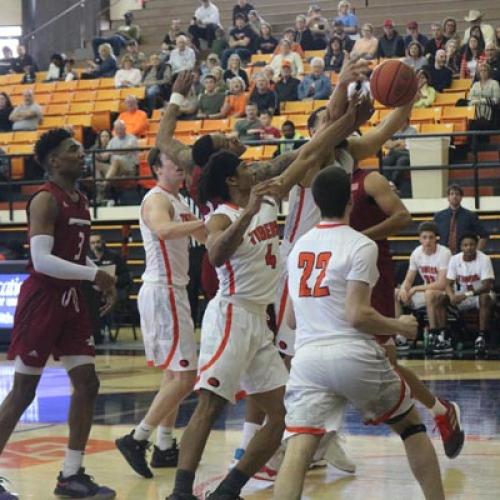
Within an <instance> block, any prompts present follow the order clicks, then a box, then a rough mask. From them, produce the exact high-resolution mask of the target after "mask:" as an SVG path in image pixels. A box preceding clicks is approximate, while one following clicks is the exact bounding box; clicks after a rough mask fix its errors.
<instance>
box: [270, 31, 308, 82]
mask: <svg viewBox="0 0 500 500" xmlns="http://www.w3.org/2000/svg"><path fill="white" fill-rule="evenodd" d="M279 47H280V51H279V53H278V54H276V55H275V56H274V57H273V58H272V60H271V64H270V66H271V67H272V68H273V70H274V81H278V79H279V77H280V73H281V67H282V65H283V61H288V62H289V63H290V67H291V69H292V76H294V77H298V76H301V75H303V74H304V64H303V63H302V58H301V57H300V56H299V54H297V52H293V51H292V44H291V43H290V41H289V40H287V39H286V38H282V39H281V42H280V44H279Z"/></svg>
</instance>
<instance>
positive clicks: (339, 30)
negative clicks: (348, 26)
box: [325, 19, 356, 52]
mask: <svg viewBox="0 0 500 500" xmlns="http://www.w3.org/2000/svg"><path fill="white" fill-rule="evenodd" d="M332 38H338V39H340V41H341V42H342V50H343V51H346V52H351V50H352V49H353V48H354V44H355V43H356V42H355V41H354V40H352V38H351V37H350V36H349V35H347V33H346V32H345V27H344V23H343V22H342V21H341V20H340V19H336V20H335V21H334V22H333V23H332V30H331V36H330V39H332ZM325 48H326V45H325Z"/></svg>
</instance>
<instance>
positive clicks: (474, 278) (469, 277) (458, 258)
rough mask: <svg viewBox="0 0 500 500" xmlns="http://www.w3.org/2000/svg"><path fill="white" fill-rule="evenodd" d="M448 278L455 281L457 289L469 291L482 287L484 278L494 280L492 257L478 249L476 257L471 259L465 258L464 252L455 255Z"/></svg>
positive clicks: (451, 261) (449, 268)
mask: <svg viewBox="0 0 500 500" xmlns="http://www.w3.org/2000/svg"><path fill="white" fill-rule="evenodd" d="M446 278H447V279H449V280H454V281H455V287H456V289H457V291H459V292H467V291H474V290H477V289H478V288H480V287H481V281H483V280H494V279H495V273H494V271H493V265H492V263H491V259H490V257H488V255H486V254H484V253H483V252H481V251H479V250H478V251H477V252H476V258H475V259H474V260H471V261H465V260H464V254H463V252H460V253H459V254H457V255H454V256H453V257H452V258H451V260H450V264H449V266H448V273H447V275H446Z"/></svg>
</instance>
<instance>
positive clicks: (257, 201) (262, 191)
mask: <svg viewBox="0 0 500 500" xmlns="http://www.w3.org/2000/svg"><path fill="white" fill-rule="evenodd" d="M268 191H269V189H268V187H267V181H264V182H259V184H256V185H255V186H253V187H252V190H251V191H250V199H249V200H248V205H247V207H246V209H245V210H246V211H247V213H249V214H250V215H255V214H256V213H257V212H258V211H259V210H260V206H261V205H262V202H264V201H265V200H264V196H266V195H268V194H269V193H268Z"/></svg>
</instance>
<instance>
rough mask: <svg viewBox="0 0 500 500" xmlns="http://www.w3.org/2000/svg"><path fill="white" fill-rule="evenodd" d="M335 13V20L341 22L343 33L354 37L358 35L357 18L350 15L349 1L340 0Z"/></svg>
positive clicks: (354, 15) (350, 6)
mask: <svg viewBox="0 0 500 500" xmlns="http://www.w3.org/2000/svg"><path fill="white" fill-rule="evenodd" d="M337 13H338V15H337V17H336V18H335V20H336V21H337V20H338V21H342V23H343V24H344V30H345V32H346V33H347V34H348V35H351V36H352V35H356V34H357V33H358V17H357V16H356V14H353V13H352V5H351V2H349V0H340V2H339V4H338V6H337Z"/></svg>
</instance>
